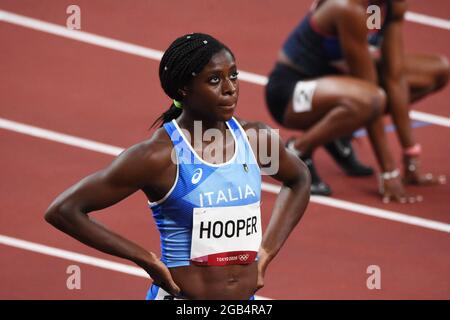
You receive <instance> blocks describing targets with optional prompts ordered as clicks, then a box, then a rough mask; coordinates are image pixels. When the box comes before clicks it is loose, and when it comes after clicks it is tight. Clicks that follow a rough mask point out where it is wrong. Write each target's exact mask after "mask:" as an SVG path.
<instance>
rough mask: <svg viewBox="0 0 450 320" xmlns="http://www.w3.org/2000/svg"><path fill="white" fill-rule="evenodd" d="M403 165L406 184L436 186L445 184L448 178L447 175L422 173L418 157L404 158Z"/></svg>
mask: <svg viewBox="0 0 450 320" xmlns="http://www.w3.org/2000/svg"><path fill="white" fill-rule="evenodd" d="M403 165H404V167H405V178H404V183H405V184H411V185H421V186H424V185H436V184H445V183H446V182H447V177H446V176H445V175H434V174H432V173H425V174H424V173H421V172H420V161H419V157H418V156H414V157H412V156H404V158H403Z"/></svg>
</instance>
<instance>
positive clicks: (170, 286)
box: [137, 253, 181, 297]
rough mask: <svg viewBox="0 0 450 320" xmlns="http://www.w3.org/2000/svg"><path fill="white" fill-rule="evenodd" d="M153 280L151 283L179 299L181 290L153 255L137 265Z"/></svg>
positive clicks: (162, 264) (163, 265)
mask: <svg viewBox="0 0 450 320" xmlns="http://www.w3.org/2000/svg"><path fill="white" fill-rule="evenodd" d="M137 264H138V265H139V266H140V267H141V268H143V269H144V270H145V271H146V272H147V273H148V274H149V276H150V277H151V278H152V279H153V283H154V284H155V285H157V286H158V287H160V288H162V289H164V290H165V291H167V292H168V293H170V294H171V295H173V296H175V297H181V289H180V287H178V286H177V285H176V284H175V282H174V281H173V278H172V275H171V274H170V271H169V268H167V267H166V265H165V264H164V263H162V262H161V260H159V259H158V257H156V255H155V254H154V253H150V257H149V258H148V259H145V260H144V261H140V262H139V263H137Z"/></svg>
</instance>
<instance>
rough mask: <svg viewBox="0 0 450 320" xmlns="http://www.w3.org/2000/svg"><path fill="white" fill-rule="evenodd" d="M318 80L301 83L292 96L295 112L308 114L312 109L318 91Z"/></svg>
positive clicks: (298, 83)
mask: <svg viewBox="0 0 450 320" xmlns="http://www.w3.org/2000/svg"><path fill="white" fill-rule="evenodd" d="M316 87H317V80H310V81H299V82H297V84H296V85H295V88H294V93H293V95H292V106H293V109H294V112H307V111H311V109H312V100H313V96H314V92H315V91H316Z"/></svg>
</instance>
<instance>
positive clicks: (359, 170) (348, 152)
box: [325, 138, 373, 177]
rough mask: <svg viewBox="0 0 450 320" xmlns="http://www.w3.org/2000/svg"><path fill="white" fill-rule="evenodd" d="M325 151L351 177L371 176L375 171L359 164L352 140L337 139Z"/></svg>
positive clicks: (328, 144) (327, 145)
mask: <svg viewBox="0 0 450 320" xmlns="http://www.w3.org/2000/svg"><path fill="white" fill-rule="evenodd" d="M325 150H327V151H328V153H329V154H330V155H331V157H332V158H333V159H334V161H336V163H337V164H338V165H339V166H340V167H341V168H342V169H343V170H344V171H345V173H346V174H347V175H349V176H356V177H364V176H371V175H372V174H373V169H372V168H371V167H368V166H366V165H364V164H362V163H361V162H359V160H358V158H357V157H356V153H355V151H354V150H353V148H352V144H351V138H341V139H336V140H334V141H332V142H330V143H327V144H326V145H325Z"/></svg>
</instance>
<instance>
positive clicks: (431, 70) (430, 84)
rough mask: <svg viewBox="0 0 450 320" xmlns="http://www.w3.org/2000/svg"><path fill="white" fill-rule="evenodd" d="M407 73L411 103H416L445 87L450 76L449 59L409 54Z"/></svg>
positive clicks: (406, 60) (406, 65)
mask: <svg viewBox="0 0 450 320" xmlns="http://www.w3.org/2000/svg"><path fill="white" fill-rule="evenodd" d="M405 72H406V80H407V82H408V86H409V93H410V102H416V101H418V100H420V99H422V98H424V97H425V96H427V95H429V94H431V93H433V92H436V91H438V90H440V89H442V88H443V87H445V85H446V84H447V83H448V78H449V75H450V66H449V62H448V60H447V58H445V57H443V56H439V55H429V54H407V55H406V57H405Z"/></svg>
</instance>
